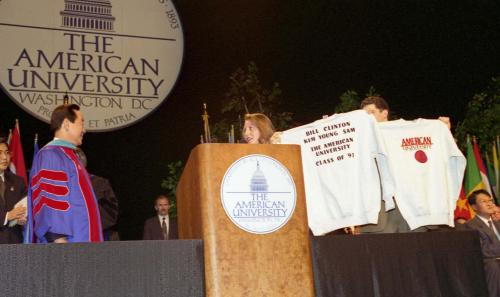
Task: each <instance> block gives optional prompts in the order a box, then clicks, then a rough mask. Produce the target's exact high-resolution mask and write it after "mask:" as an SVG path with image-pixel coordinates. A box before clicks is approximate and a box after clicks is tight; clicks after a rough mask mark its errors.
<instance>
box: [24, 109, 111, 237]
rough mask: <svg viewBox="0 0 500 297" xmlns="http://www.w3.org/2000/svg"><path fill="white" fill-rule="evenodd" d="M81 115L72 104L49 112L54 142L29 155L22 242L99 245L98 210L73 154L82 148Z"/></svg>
mask: <svg viewBox="0 0 500 297" xmlns="http://www.w3.org/2000/svg"><path fill="white" fill-rule="evenodd" d="M83 124H84V119H83V114H82V112H81V111H80V107H79V106H78V105H76V104H71V105H67V104H65V105H61V106H58V107H56V109H55V110H54V111H53V113H52V116H51V120H50V126H51V130H52V131H53V132H54V136H55V137H54V140H52V141H51V142H49V143H48V144H47V145H46V146H45V147H43V148H42V149H41V150H40V151H39V152H38V154H37V155H36V156H35V160H34V161H33V167H32V169H31V174H30V188H29V192H28V222H29V228H28V230H29V234H27V236H28V242H39V243H47V242H54V243H67V242H101V241H102V240H103V239H102V229H101V219H100V216H99V207H98V205H97V201H96V198H95V195H94V192H93V190H92V185H91V183H90V177H89V174H88V173H87V171H86V170H85V167H84V166H83V165H82V164H81V162H80V160H79V159H78V157H77V155H76V153H75V150H76V147H77V146H79V145H81V144H82V140H83V135H84V133H85V129H84V126H83Z"/></svg>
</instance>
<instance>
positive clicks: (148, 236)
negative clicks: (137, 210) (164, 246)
mask: <svg viewBox="0 0 500 297" xmlns="http://www.w3.org/2000/svg"><path fill="white" fill-rule="evenodd" d="M169 208H170V201H169V199H168V197H167V196H165V195H160V196H158V197H157V198H156V200H155V210H156V216H154V217H152V218H149V219H147V220H146V222H145V223H144V233H143V235H142V239H144V240H167V239H178V238H179V235H178V230H177V218H174V217H172V216H170V215H169V213H168V210H169Z"/></svg>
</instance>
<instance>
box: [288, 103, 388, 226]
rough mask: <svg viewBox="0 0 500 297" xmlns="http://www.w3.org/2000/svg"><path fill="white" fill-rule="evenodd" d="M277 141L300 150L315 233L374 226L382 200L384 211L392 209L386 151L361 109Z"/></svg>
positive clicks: (371, 120)
mask: <svg viewBox="0 0 500 297" xmlns="http://www.w3.org/2000/svg"><path fill="white" fill-rule="evenodd" d="M281 143H283V144H299V145H300V146H301V153H302V166H303V171H304V184H305V191H306V202H307V215H308V221H309V227H310V228H311V230H312V232H313V234H314V235H322V234H325V233H328V232H331V231H333V230H337V229H340V228H344V227H348V226H356V225H363V224H368V223H372V224H375V223H377V219H378V213H379V210H380V205H381V198H383V199H384V200H385V201H386V206H387V209H392V208H394V202H393V200H392V196H393V194H394V182H393V179H392V176H391V175H390V172H389V170H388V163H387V159H386V153H385V149H384V148H383V143H382V141H381V139H380V135H379V132H378V128H377V123H376V122H375V119H374V118H373V116H371V115H369V114H367V113H366V112H365V111H363V110H356V111H352V112H348V113H341V114H335V115H333V116H330V117H328V118H326V119H322V120H318V121H315V122H313V123H310V124H307V125H304V126H300V127H297V128H294V129H290V130H287V131H284V132H283V134H282V135H281ZM377 164H378V168H377ZM379 172H380V175H379Z"/></svg>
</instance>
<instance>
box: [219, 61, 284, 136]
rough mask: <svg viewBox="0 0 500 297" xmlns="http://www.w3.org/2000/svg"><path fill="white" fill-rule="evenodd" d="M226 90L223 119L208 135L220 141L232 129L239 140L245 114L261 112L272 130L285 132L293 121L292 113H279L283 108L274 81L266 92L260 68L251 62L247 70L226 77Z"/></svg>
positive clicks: (277, 85) (277, 87)
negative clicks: (269, 120)
mask: <svg viewBox="0 0 500 297" xmlns="http://www.w3.org/2000/svg"><path fill="white" fill-rule="evenodd" d="M229 81H230V85H229V90H228V91H227V92H226V93H225V99H224V102H223V107H222V109H221V113H222V117H223V118H222V119H221V120H220V121H219V122H217V123H215V124H213V125H211V134H212V135H213V137H215V138H217V140H218V141H219V142H225V141H226V140H227V138H228V136H227V133H228V131H230V129H231V125H233V126H234V130H235V138H236V139H238V138H239V136H240V131H241V129H242V127H243V118H244V115H245V114H247V113H256V112H259V113H263V114H265V115H267V116H268V117H269V118H270V119H271V121H272V122H273V124H274V126H275V128H276V129H277V130H278V131H280V130H286V129H288V128H290V124H291V122H292V115H293V114H292V113H291V112H280V111H278V110H280V109H281V108H282V101H281V94H282V92H281V88H280V86H279V84H278V83H277V82H275V83H273V84H272V86H271V88H270V89H266V88H265V87H264V86H263V85H262V84H261V81H260V79H259V69H258V67H257V65H256V64H255V62H250V63H249V64H248V66H247V68H246V69H242V68H238V69H236V70H235V71H234V72H233V73H232V74H231V75H230V76H229Z"/></svg>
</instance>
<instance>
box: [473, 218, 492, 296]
mask: <svg viewBox="0 0 500 297" xmlns="http://www.w3.org/2000/svg"><path fill="white" fill-rule="evenodd" d="M493 224H494V225H495V228H496V229H497V231H498V232H500V222H493ZM465 226H466V228H468V229H473V230H477V231H478V232H479V239H480V240H481V250H482V252H483V259H484V273H485V276H486V284H487V285H488V292H489V296H490V297H498V296H500V261H499V260H498V259H497V258H498V257H500V241H499V240H498V239H497V237H496V235H495V232H494V231H493V230H491V229H490V227H489V226H488V225H486V224H485V223H484V222H483V221H482V220H481V219H480V218H478V216H475V217H474V218H473V219H472V220H470V221H468V222H467V223H465Z"/></svg>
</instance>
